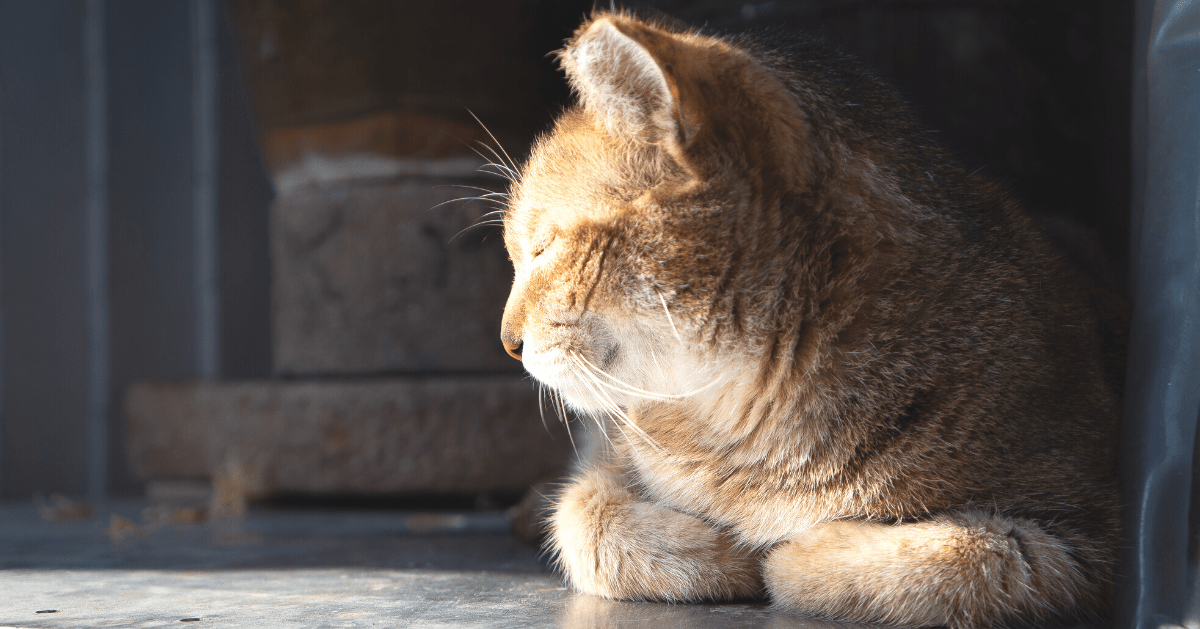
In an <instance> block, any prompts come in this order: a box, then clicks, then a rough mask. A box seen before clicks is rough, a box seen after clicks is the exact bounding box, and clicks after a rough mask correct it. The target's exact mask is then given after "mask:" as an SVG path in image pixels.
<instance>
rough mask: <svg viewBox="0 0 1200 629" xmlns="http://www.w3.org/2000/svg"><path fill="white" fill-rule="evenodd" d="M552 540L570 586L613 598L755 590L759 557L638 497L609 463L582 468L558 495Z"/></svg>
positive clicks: (725, 595) (696, 597) (690, 597)
mask: <svg viewBox="0 0 1200 629" xmlns="http://www.w3.org/2000/svg"><path fill="white" fill-rule="evenodd" d="M550 543H551V545H552V548H553V550H554V552H555V554H556V555H557V560H558V563H559V565H560V566H561V568H562V570H563V571H564V572H565V573H566V577H567V579H568V580H569V581H570V583H571V585H573V586H574V587H575V588H576V589H578V590H580V591H582V592H586V593H588V594H595V595H598V596H604V597H608V598H615V599H635V600H658V601H700V600H727V599H731V598H738V597H747V596H756V595H758V594H759V593H760V592H761V590H762V586H761V575H760V569H759V558H758V557H757V556H754V555H753V554H752V553H749V552H746V551H744V550H742V549H739V548H736V547H735V546H734V544H733V540H732V538H730V537H729V536H728V535H726V534H724V533H722V532H720V531H718V530H717V529H715V528H713V527H712V526H709V525H708V524H707V523H705V522H704V521H703V520H701V519H699V518H696V517H693V516H690V515H687V514H683V513H680V512H678V511H674V510H672V509H668V508H666V507H663V506H661V505H658V504H655V503H651V502H646V501H644V500H639V499H638V498H637V497H636V496H635V495H634V494H633V493H632V492H630V491H629V490H628V489H627V488H626V485H625V482H624V479H623V478H622V477H621V476H620V474H619V473H618V472H616V471H614V470H613V469H611V468H604V467H601V468H598V469H597V468H593V469H589V470H586V471H584V472H581V473H580V474H579V475H577V476H576V477H575V478H574V479H573V481H572V482H571V483H570V484H569V485H568V486H567V488H566V490H565V491H564V492H563V493H562V495H561V496H560V497H559V500H558V504H557V506H556V508H555V511H554V515H553V517H552V518H551V521H550Z"/></svg>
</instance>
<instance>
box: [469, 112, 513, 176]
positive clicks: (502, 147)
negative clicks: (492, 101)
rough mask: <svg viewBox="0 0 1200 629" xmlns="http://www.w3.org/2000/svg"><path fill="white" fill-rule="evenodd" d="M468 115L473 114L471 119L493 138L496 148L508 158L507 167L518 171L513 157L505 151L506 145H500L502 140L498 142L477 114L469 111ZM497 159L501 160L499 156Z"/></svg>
mask: <svg viewBox="0 0 1200 629" xmlns="http://www.w3.org/2000/svg"><path fill="white" fill-rule="evenodd" d="M467 113H469V114H471V117H472V118H474V119H475V122H478V123H479V126H481V127H483V130H484V132H485V133H487V134H488V137H489V138H491V139H492V141H493V142H495V143H496V147H497V148H499V149H500V151H501V152H502V153H504V156H505V157H508V163H507V164H506V165H507V166H509V167H510V168H512V169H513V170H516V167H517V163H516V162H514V161H513V158H512V157H509V155H508V151H505V150H504V145H503V144H500V140H497V139H496V136H494V135H492V130H491V129H488V128H487V125H485V124H483V121H482V120H480V119H479V116H476V115H475V112H473V111H471V110H470V109H468V110H467ZM484 146H485V147H486V146H487V145H486V144H485V145H484ZM488 149H489V150H490V149H491V147H488ZM493 152H495V151H493ZM496 159H500V156H499V155H497V156H496ZM501 161H503V160H501Z"/></svg>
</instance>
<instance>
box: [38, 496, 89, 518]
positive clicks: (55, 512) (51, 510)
mask: <svg viewBox="0 0 1200 629" xmlns="http://www.w3.org/2000/svg"><path fill="white" fill-rule="evenodd" d="M33 503H34V504H35V505H37V510H38V515H41V516H42V519H43V520H46V521H48V522H77V521H81V520H90V519H92V516H93V515H95V513H96V510H95V509H93V508H92V505H90V504H88V503H86V502H84V501H82V500H73V499H71V498H68V497H66V496H64V495H62V494H51V495H50V498H49V499H48V500H47V499H45V498H42V497H41V496H40V495H39V496H34V498H33Z"/></svg>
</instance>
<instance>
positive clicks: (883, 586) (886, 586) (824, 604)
mask: <svg viewBox="0 0 1200 629" xmlns="http://www.w3.org/2000/svg"><path fill="white" fill-rule="evenodd" d="M1085 546H1086V542H1085V541H1084V540H1082V538H1080V539H1075V540H1070V539H1064V538H1062V537H1058V536H1055V535H1052V534H1050V533H1048V532H1047V531H1046V530H1045V529H1043V528H1041V527H1040V526H1038V525H1037V524H1036V523H1034V522H1031V521H1029V520H1023V519H1019V518H1008V517H1003V516H997V515H991V514H987V513H983V512H979V511H961V512H956V513H947V514H943V515H940V516H937V517H934V518H932V519H930V520H927V521H922V522H912V523H905V524H881V523H875V522H853V521H835V522H825V523H822V524H818V525H817V526H815V527H814V528H813V529H812V530H810V531H809V532H807V533H805V534H804V535H802V536H800V537H798V538H796V539H793V540H791V541H787V542H784V543H782V544H779V545H777V546H775V548H774V549H772V551H771V553H770V555H768V557H767V559H766V561H765V567H764V569H765V574H764V578H765V580H766V586H767V589H768V590H769V591H770V594H771V599H772V600H773V601H774V602H775V603H776V604H778V605H780V606H782V607H785V608H788V609H791V610H794V611H798V612H802V613H804V614H807V615H813V616H820V617H825V618H831V619H837V620H849V621H857V622H872V623H880V622H882V623H888V624H897V625H907V626H917V627H928V626H945V627H949V628H950V629H982V628H986V627H1001V626H1012V625H1032V624H1037V623H1039V622H1041V621H1046V620H1061V619H1066V618H1077V617H1079V616H1093V617H1096V616H1098V615H1099V614H1098V610H1099V609H1100V608H1101V607H1102V604H1101V602H1100V598H1099V597H1100V593H1099V591H1098V588H1097V587H1096V586H1095V585H1094V583H1095V581H1096V580H1097V579H1088V578H1087V576H1086V575H1085V568H1084V566H1083V565H1081V564H1080V563H1079V562H1077V555H1079V554H1080V552H1081V551H1086V548H1084V547H1085ZM1085 554H1086V553H1085Z"/></svg>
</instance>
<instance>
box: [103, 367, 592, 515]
mask: <svg viewBox="0 0 1200 629" xmlns="http://www.w3.org/2000/svg"><path fill="white" fill-rule="evenodd" d="M124 404H125V415H126V422H127V427H126V435H127V441H128V451H129V458H130V461H129V463H130V467H131V469H132V471H133V473H134V474H135V476H137V477H138V478H139V479H140V480H143V481H147V480H152V479H156V478H204V477H209V478H214V480H217V481H219V482H226V483H228V482H233V483H236V484H239V490H240V491H242V492H244V493H245V494H246V495H247V496H250V497H255V496H264V495H271V494H280V493H309V494H332V493H351V494H367V495H370V494H377V495H378V494H403V493H424V492H429V493H431V492H459V493H473V492H507V491H519V490H522V489H524V488H526V487H528V486H529V485H530V484H531V483H533V482H535V481H538V480H541V479H544V478H545V477H547V476H548V475H552V474H554V473H555V472H556V471H559V470H561V469H563V468H564V466H565V465H566V462H567V460H568V457H569V454H570V453H571V445H570V441H569V440H568V438H567V436H566V434H565V432H564V431H563V430H562V428H561V425H560V424H559V423H558V422H557V421H556V420H554V419H553V418H551V417H547V418H546V419H547V421H546V424H547V426H543V423H542V421H541V420H540V419H539V409H538V400H537V395H536V392H535V391H534V389H533V385H532V384H531V383H530V382H529V381H528V380H526V379H523V378H520V377H513V376H487V377H436V378H389V379H363V380H340V381H244V382H230V383H221V382H215V383H214V382H179V383H155V382H139V383H135V384H134V385H132V386H131V387H130V388H129V389H128V391H127V393H126V397H125V400H124ZM547 413H549V409H547Z"/></svg>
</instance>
